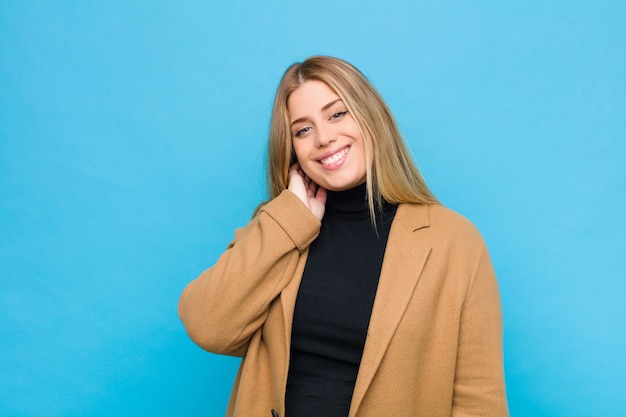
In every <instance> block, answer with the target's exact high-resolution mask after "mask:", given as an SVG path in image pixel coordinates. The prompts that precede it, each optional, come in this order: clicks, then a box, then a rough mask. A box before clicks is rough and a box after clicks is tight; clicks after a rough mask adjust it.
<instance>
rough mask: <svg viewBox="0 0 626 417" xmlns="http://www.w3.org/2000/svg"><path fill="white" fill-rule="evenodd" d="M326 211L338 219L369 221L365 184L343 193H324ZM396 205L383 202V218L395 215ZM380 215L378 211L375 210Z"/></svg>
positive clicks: (328, 191)
mask: <svg viewBox="0 0 626 417" xmlns="http://www.w3.org/2000/svg"><path fill="white" fill-rule="evenodd" d="M326 195H327V199H326V211H327V213H332V214H335V215H337V216H339V217H344V218H351V219H365V218H367V219H369V217H370V213H369V207H368V205H367V184H366V183H363V184H360V185H357V186H356V187H354V188H351V189H349V190H345V191H330V190H327V191H326ZM396 208H397V205H396V204H391V203H388V202H387V201H383V206H382V214H383V218H386V217H388V216H389V215H391V216H392V217H393V214H395V211H396ZM376 211H377V212H378V213H379V214H380V210H376Z"/></svg>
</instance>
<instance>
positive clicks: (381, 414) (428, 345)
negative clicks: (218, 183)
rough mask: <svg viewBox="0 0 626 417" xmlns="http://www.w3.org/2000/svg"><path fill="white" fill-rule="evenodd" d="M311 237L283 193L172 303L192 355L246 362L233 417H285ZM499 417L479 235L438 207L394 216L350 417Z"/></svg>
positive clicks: (315, 227)
mask: <svg viewBox="0 0 626 417" xmlns="http://www.w3.org/2000/svg"><path fill="white" fill-rule="evenodd" d="M319 229H320V222H319V221H318V220H317V219H316V218H315V217H314V216H313V215H312V214H311V213H310V212H309V211H308V209H307V208H306V207H305V206H304V204H302V203H301V202H300V200H298V198H297V197H296V196H295V195H294V194H292V193H291V192H290V191H284V192H283V193H282V194H281V195H280V196H278V197H277V198H275V199H274V200H272V201H271V202H270V203H268V204H267V205H266V206H265V207H264V208H263V210H262V212H261V213H260V214H259V215H258V216H257V217H256V218H255V219H254V220H252V221H251V222H250V223H249V224H248V225H247V226H246V227H245V228H243V229H238V230H237V231H236V233H235V240H234V242H233V243H231V244H230V245H229V247H228V249H227V250H226V252H224V254H222V256H221V257H220V258H219V260H218V261H217V263H216V264H215V265H214V266H213V267H211V268H209V269H208V270H206V271H204V272H203V273H202V274H201V275H200V277H198V278H197V279H196V280H195V281H193V282H191V283H190V284H189V285H188V286H187V288H185V290H184V292H183V294H182V296H181V298H180V303H179V315H180V318H181V320H182V321H183V323H184V325H185V327H186V329H187V332H188V333H189V336H190V337H191V338H192V339H193V340H194V341H195V342H196V343H197V344H198V345H200V346H201V347H203V348H204V349H206V350H208V351H210V352H215V353H221V354H226V355H235V356H242V357H243V360H242V362H241V367H240V369H239V373H238V375H237V379H236V381H235V386H234V388H233V392H232V396H231V399H230V402H229V405H228V411H227V416H229V417H231V416H236V417H257V416H258V417H271V410H272V409H275V410H276V411H277V412H278V415H279V416H280V417H285V415H284V402H285V401H284V398H285V386H286V382H287V371H288V368H289V345H290V339H291V324H292V316H293V311H294V306H295V302H296V295H297V293H298V288H299V285H300V279H301V277H302V272H303V270H304V265H305V262H306V258H307V254H308V248H309V245H310V244H311V242H313V240H315V238H316V237H317V235H318V233H319ZM507 415H508V411H507V404H506V396H505V389H504V372H503V359H502V319H501V311H500V300H499V294H498V287H497V283H496V278H495V275H494V272H493V269H492V266H491V262H490V260H489V255H488V253H487V249H486V247H485V245H484V243H483V240H482V238H481V236H480V234H479V233H478V231H477V230H476V229H475V228H474V226H473V225H472V224H471V223H470V222H469V221H467V220H466V219H465V218H463V217H462V216H460V215H458V214H456V213H454V212H453V211H451V210H449V209H446V208H444V207H442V206H436V205H434V206H428V205H417V204H401V205H400V206H399V208H398V211H397V213H396V217H395V219H394V221H393V224H392V226H391V231H390V233H389V240H388V243H387V249H386V251H385V257H384V261H383V266H382V271H381V275H380V282H379V285H378V290H377V293H376V300H375V302H374V308H373V311H372V317H371V321H370V325H369V329H368V332H367V340H366V343H365V349H364V351H363V357H362V360H361V367H360V369H359V374H358V377H357V381H356V386H355V388H354V395H353V398H352V404H351V407H350V414H349V416H350V417H374V416H375V417H415V416H423V417H439V416H442V417H443V416H494V417H502V416H507ZM286 417H297V416H286Z"/></svg>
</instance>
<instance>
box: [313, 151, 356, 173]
mask: <svg viewBox="0 0 626 417" xmlns="http://www.w3.org/2000/svg"><path fill="white" fill-rule="evenodd" d="M348 152H350V147H349V146H346V147H345V148H342V149H340V150H338V151H337V152H335V153H333V154H331V155H329V156H327V157H325V158H322V159H320V160H319V162H320V163H321V164H322V166H323V167H324V168H329V169H332V168H336V167H338V166H340V165H341V164H342V163H343V161H344V159H345V157H346V155H348Z"/></svg>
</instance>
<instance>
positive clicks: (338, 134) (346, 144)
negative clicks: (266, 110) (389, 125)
mask: <svg viewBox="0 0 626 417" xmlns="http://www.w3.org/2000/svg"><path fill="white" fill-rule="evenodd" d="M287 110H288V112H289V122H290V123H291V139H292V142H293V148H294V150H295V153H296V157H297V158H298V163H299V164H300V167H301V168H302V170H303V171H304V173H305V174H306V175H307V176H308V177H309V178H311V179H312V180H313V181H314V182H315V183H316V184H318V185H319V186H321V187H323V188H325V189H327V190H331V191H343V190H348V189H350V188H353V187H355V186H357V185H359V184H362V183H363V182H365V176H366V170H367V162H366V157H365V143H364V141H363V137H362V136H361V132H360V131H359V127H358V125H357V124H356V121H355V120H354V119H353V118H352V115H350V113H349V112H348V108H347V107H346V106H345V104H344V103H343V101H341V99H340V98H339V96H338V95H337V94H336V93H335V92H334V91H333V90H332V89H331V88H330V87H328V85H326V84H325V83H323V82H321V81H306V82H305V83H304V84H302V85H301V86H300V87H298V88H297V89H296V90H295V91H294V92H293V93H291V95H290V96H289V99H288V100H287Z"/></svg>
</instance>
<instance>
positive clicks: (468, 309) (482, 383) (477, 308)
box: [452, 239, 509, 417]
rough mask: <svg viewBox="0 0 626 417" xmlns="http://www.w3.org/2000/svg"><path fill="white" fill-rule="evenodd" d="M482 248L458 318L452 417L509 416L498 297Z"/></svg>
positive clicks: (487, 255)
mask: <svg viewBox="0 0 626 417" xmlns="http://www.w3.org/2000/svg"><path fill="white" fill-rule="evenodd" d="M481 244H482V247H481V251H480V256H479V259H478V263H477V265H476V268H475V271H474V272H473V274H472V281H471V282H470V288H469V292H468V295H467V298H466V300H465V305H464V306H463V311H462V315H461V327H460V331H459V345H458V351H457V364H456V372H455V381H454V397H453V405H452V416H453V417H466V416H482V417H486V416H489V417H505V416H508V415H509V413H508V407H507V401H506V392H505V385H504V365H503V354H502V313H501V306H500V295H499V291H498V284H497V281H496V277H495V273H494V271H493V267H492V265H491V261H490V259H489V254H488V252H487V248H486V247H485V245H484V243H482V239H481Z"/></svg>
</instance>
